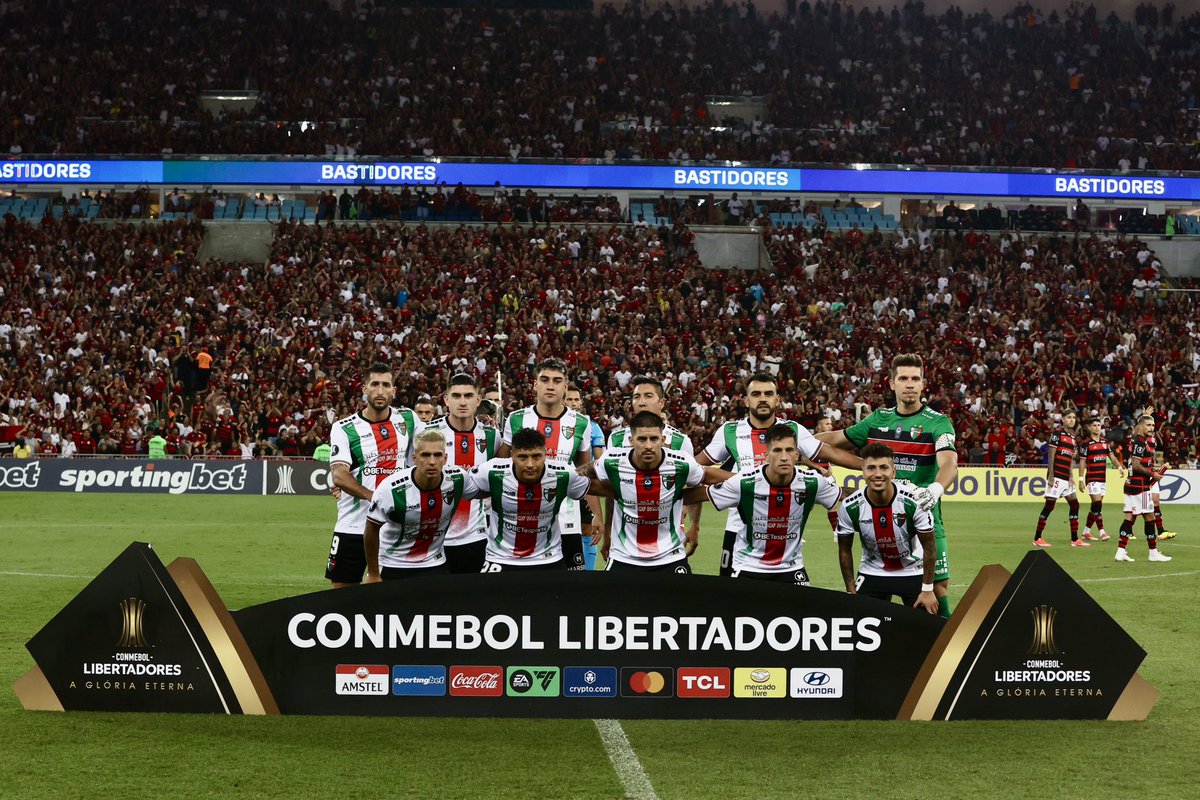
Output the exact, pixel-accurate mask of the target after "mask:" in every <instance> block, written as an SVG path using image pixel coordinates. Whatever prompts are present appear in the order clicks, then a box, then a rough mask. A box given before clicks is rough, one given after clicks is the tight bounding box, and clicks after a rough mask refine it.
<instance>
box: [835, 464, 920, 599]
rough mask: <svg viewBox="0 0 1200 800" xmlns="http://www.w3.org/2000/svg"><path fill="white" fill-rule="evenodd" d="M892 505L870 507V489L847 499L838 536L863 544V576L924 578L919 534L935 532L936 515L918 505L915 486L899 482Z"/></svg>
mask: <svg viewBox="0 0 1200 800" xmlns="http://www.w3.org/2000/svg"><path fill="white" fill-rule="evenodd" d="M893 485H894V486H895V487H896V494H895V496H894V497H893V498H892V502H890V503H888V504H887V505H883V506H874V505H871V502H870V501H869V500H868V499H867V487H865V486H864V487H863V488H861V489H859V490H858V491H857V492H855V493H854V494H852V495H850V496H849V497H847V498H846V500H845V502H843V503H842V507H841V509H840V510H839V511H838V527H837V535H838V536H857V537H858V539H859V541H860V542H861V543H862V561H861V563H860V564H859V568H858V571H859V572H861V573H862V574H864V575H884V576H896V575H923V574H924V571H923V567H924V558H925V551H924V550H923V549H922V547H921V540H920V539H918V538H917V531H929V532H932V531H933V515H932V514H930V513H929V512H928V511H924V510H922V509H921V507H920V506H919V505H917V501H916V498H915V497H914V496H913V490H914V489H916V488H917V487H915V486H914V485H913V484H911V483H908V482H907V481H904V482H901V481H896V482H895V483H894V484H893Z"/></svg>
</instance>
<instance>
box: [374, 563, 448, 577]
mask: <svg viewBox="0 0 1200 800" xmlns="http://www.w3.org/2000/svg"><path fill="white" fill-rule="evenodd" d="M449 574H450V570H449V569H448V568H447V567H446V565H445V564H438V565H437V566H436V567H380V568H379V577H380V578H383V579H384V580H385V581H397V580H404V579H406V578H423V577H425V576H426V575H449Z"/></svg>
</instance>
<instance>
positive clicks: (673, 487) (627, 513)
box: [596, 449, 704, 567]
mask: <svg viewBox="0 0 1200 800" xmlns="http://www.w3.org/2000/svg"><path fill="white" fill-rule="evenodd" d="M632 454H633V451H632V450H626V449H622V450H610V451H609V452H607V453H605V454H604V457H603V458H601V460H600V463H599V464H598V465H597V467H596V479H597V480H599V481H602V482H604V483H607V484H609V485H610V486H612V489H613V493H614V494H616V502H615V504H614V505H615V508H614V511H613V519H612V525H611V537H612V539H611V548H612V549H611V558H612V560H614V561H620V562H622V563H625V564H637V565H639V566H645V567H653V566H658V565H659V564H669V563H671V562H672V561H679V560H680V559H682V558H684V556H685V555H686V554H685V553H684V535H683V493H684V490H685V489H687V488H689V487H691V486H699V485H700V483H701V482H702V481H703V480H704V467H702V466H700V465H699V464H697V463H696V462H695V461H693V460H692V459H690V458H688V457H687V456H685V455H683V454H682V453H677V452H675V451H673V450H664V451H663V460H662V462H661V463H660V464H659V465H658V466H657V467H656V468H654V469H648V470H644V469H638V468H637V467H635V466H634V465H633V462H632V461H631V460H630V456H631V455H632Z"/></svg>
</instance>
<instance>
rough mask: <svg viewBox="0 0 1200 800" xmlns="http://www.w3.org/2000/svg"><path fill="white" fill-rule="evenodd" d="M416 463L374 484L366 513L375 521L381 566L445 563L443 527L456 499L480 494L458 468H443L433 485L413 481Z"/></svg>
mask: <svg viewBox="0 0 1200 800" xmlns="http://www.w3.org/2000/svg"><path fill="white" fill-rule="evenodd" d="M415 469H416V468H415V467H414V468H411V469H406V470H404V471H403V472H398V473H396V474H395V475H392V476H390V477H389V478H387V479H386V480H384V482H383V483H381V484H380V485H379V486H378V487H377V488H376V489H375V494H374V495H373V496H372V498H371V506H370V508H369V509H368V510H367V518H368V519H369V520H371V521H372V522H375V523H378V524H379V526H380V528H379V566H380V567H436V566H437V565H439V564H444V563H446V554H445V552H444V551H443V547H444V545H445V539H446V529H447V528H449V527H450V518H451V517H452V516H454V511H455V509H457V508H458V504H459V503H460V502H461V501H462V500H464V499H466V500H470V499H472V498H474V497H475V496H476V495H477V494H478V490H477V489H476V488H475V484H474V482H473V481H470V480H468V479H467V473H466V472H463V471H462V470H461V469H459V468H458V467H446V468H445V469H444V470H443V471H442V481H441V483H439V484H438V485H437V487H436V488H434V489H428V490H426V489H421V488H420V487H419V486H417V485H416V483H414V482H413V472H414V471H415Z"/></svg>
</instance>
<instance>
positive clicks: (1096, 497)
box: [1079, 417, 1125, 542]
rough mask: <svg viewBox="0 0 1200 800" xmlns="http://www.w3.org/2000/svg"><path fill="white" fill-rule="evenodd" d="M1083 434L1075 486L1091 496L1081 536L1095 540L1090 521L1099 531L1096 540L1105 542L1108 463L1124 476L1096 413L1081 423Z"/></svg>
mask: <svg viewBox="0 0 1200 800" xmlns="http://www.w3.org/2000/svg"><path fill="white" fill-rule="evenodd" d="M1084 428H1085V429H1086V430H1087V434H1088V435H1087V438H1085V439H1084V440H1083V441H1082V442H1080V444H1079V461H1080V465H1079V473H1080V474H1079V489H1080V491H1083V492H1086V493H1087V494H1088V496H1089V497H1090V498H1091V500H1092V506H1091V508H1090V509H1088V515H1087V522H1086V523H1085V524H1084V526H1083V538H1084V539H1088V540H1091V541H1096V540H1097V537H1095V536H1093V535H1092V525H1093V524H1094V525H1095V526H1096V531H1097V532H1098V533H1099V534H1100V536H1099V541H1101V542H1107V541H1108V539H1109V536H1108V534H1107V533H1105V532H1104V515H1103V507H1104V495H1106V494H1107V493H1108V465H1109V464H1112V465H1113V466H1114V467H1115V468H1116V469H1118V470H1119V471H1120V473H1121V477H1122V478H1124V477H1125V468H1124V467H1122V466H1121V464H1120V462H1118V461H1117V457H1116V456H1115V455H1114V454H1113V450H1112V443H1111V442H1109V441H1108V439H1107V438H1105V436H1104V425H1103V423H1102V422H1101V421H1100V418H1099V417H1091V418H1090V419H1088V421H1087V422H1086V423H1085V424H1084Z"/></svg>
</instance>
